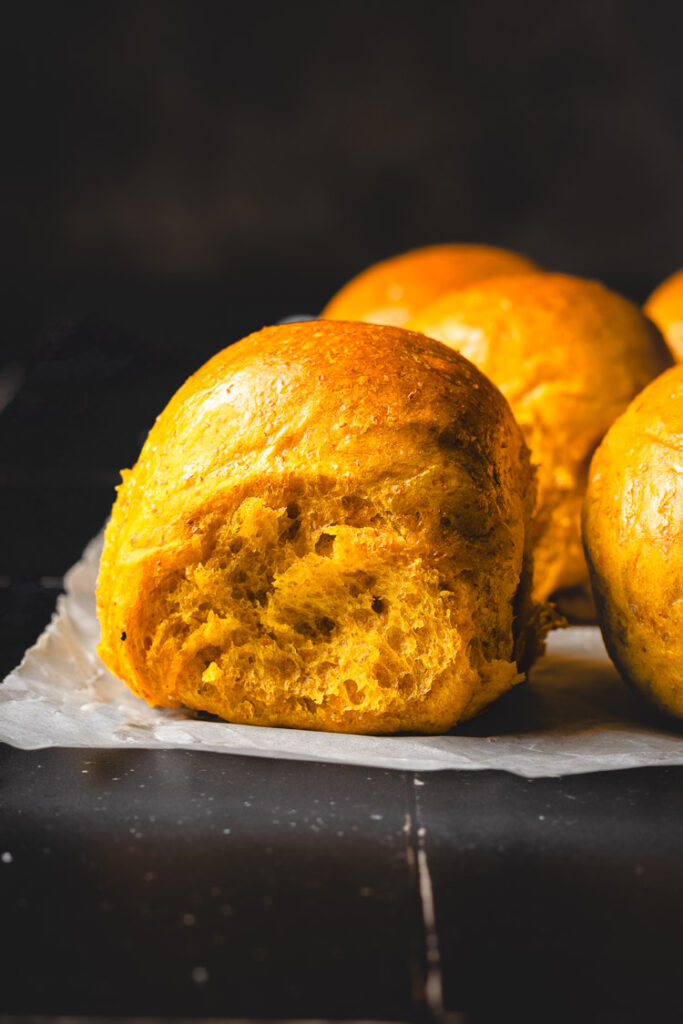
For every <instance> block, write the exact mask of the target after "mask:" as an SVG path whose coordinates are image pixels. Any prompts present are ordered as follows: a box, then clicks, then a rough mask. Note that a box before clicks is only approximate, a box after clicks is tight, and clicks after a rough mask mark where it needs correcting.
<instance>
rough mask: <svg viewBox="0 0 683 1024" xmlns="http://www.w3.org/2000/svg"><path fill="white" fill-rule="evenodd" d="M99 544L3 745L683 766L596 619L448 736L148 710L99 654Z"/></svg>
mask: <svg viewBox="0 0 683 1024" xmlns="http://www.w3.org/2000/svg"><path fill="white" fill-rule="evenodd" d="M101 549H102V537H101V536H99V537H97V538H95V540H93V541H92V542H91V543H90V544H89V546H88V547H87V549H86V551H85V553H84V555H83V557H82V559H81V560H80V561H79V562H78V563H77V564H76V565H75V566H74V567H73V568H72V569H71V570H70V571H69V573H68V574H67V577H66V581H65V586H66V594H64V595H63V596H62V597H61V598H60V599H59V603H58V606H57V611H56V613H55V616H54V617H53V620H52V622H51V623H50V625H49V626H48V627H47V629H46V630H45V631H44V633H43V634H42V636H41V637H40V638H39V639H38V641H37V643H36V644H35V646H34V647H32V648H31V649H30V650H29V651H27V653H26V655H25V657H24V659H23V661H22V663H21V665H20V666H19V667H18V668H17V669H15V670H14V672H11V673H10V675H9V676H8V677H7V679H6V680H5V681H4V683H3V684H2V685H1V686H0V740H1V741H4V742H6V743H10V744H12V745H13V746H15V747H20V748H22V749H25V750H33V749H37V748H41V747H144V748H169V747H179V748H183V749H190V748H191V749H199V750H212V751H219V752H221V753H226V754H243V755H250V756H254V757H275V758H277V757H282V758H290V759H294V760H303V761H332V762H336V763H338V764H356V765H366V766H373V767H379V768H400V769H404V770H412V771H433V770H436V769H446V768H458V769H468V770H473V769H483V768H496V769H499V770H502V771H509V772H514V773H515V774H517V775H522V776H524V777H526V778H539V777H543V776H558V775H571V774H576V773H581V772H593V771H605V770H609V769H617V768H635V767H644V766H648V765H680V764H683V732H682V731H681V730H680V729H677V726H676V724H675V723H672V724H671V725H670V726H667V724H666V723H664V722H663V721H661V720H660V719H658V718H657V717H656V716H655V715H654V714H652V713H650V712H649V711H648V709H647V708H646V707H645V706H644V705H643V704H642V703H641V702H640V700H639V698H637V697H636V695H634V694H632V693H631V692H630V690H629V689H628V688H627V687H626V686H625V685H624V683H623V682H622V681H621V680H620V678H619V676H618V674H617V672H616V670H615V669H614V668H613V666H612V664H611V662H610V660H609V658H608V657H607V654H606V652H605V649H604V646H603V643H602V639H601V636H600V632H599V630H598V628H597V627H595V626H588V627H584V626H582V627H577V626H575V627H572V628H571V629H567V630H561V631H558V632H556V633H554V634H552V635H551V636H550V638H549V641H548V653H547V654H546V656H545V657H544V658H543V659H542V660H541V661H540V662H539V663H538V664H537V665H536V667H535V668H534V670H533V671H532V673H531V677H530V680H529V682H528V683H526V684H522V685H521V686H519V687H517V688H516V689H515V690H513V691H512V692H511V693H510V694H509V695H508V696H506V697H505V698H503V700H502V701H500V702H498V704H497V705H495V706H494V707H493V708H491V709H490V710H489V711H488V712H486V713H485V714H484V715H482V716H481V718H479V719H477V720H476V721H474V722H470V723H468V724H467V725H465V726H462V727H460V728H458V729H457V730H455V731H453V732H452V733H450V734H449V735H447V736H347V735H336V734H331V733H315V732H306V731H303V730H296V729H269V728H263V727H261V726H249V725H230V724H229V723H227V722H221V721H218V720H207V719H206V717H202V716H196V715H195V714H194V713H193V712H190V711H182V710H168V709H160V708H150V707H148V706H147V705H146V704H145V703H144V701H142V700H141V699H139V698H138V697H135V696H134V695H133V693H132V692H131V691H130V690H128V688H127V687H126V686H125V685H124V684H123V683H122V682H120V681H119V680H118V679H116V677H115V676H113V675H112V674H111V673H110V672H109V671H108V670H107V669H106V668H105V666H104V665H103V664H102V662H101V661H100V660H99V658H98V657H97V654H96V650H95V649H96V644H97V641H98V637H99V626H98V622H97V617H96V614H95V596H94V595H95V581H96V577H97V568H98V564H99V557H100V552H101Z"/></svg>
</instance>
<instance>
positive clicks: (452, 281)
mask: <svg viewBox="0 0 683 1024" xmlns="http://www.w3.org/2000/svg"><path fill="white" fill-rule="evenodd" d="M535 269H536V267H535V264H534V263H532V262H531V260H529V259H527V258H526V256H521V255H520V254H519V253H516V252H510V251H509V250H507V249H499V248H496V247H495V246H490V245H472V244H466V243H451V244H445V245H428V246H424V247H423V248H421V249H411V250H410V252H405V253H401V254H400V255H399V256H392V257H391V258H390V259H387V260H382V261H381V262H380V263H374V264H373V265H372V266H371V267H368V268H367V269H366V270H363V271H362V272H361V273H360V274H358V275H357V276H356V277H354V278H352V280H351V281H349V282H348V283H347V284H345V285H344V287H343V288H341V289H340V291H338V292H337V294H336V295H334V296H333V298H331V299H330V301H329V302H328V304H327V306H326V307H325V309H324V311H323V314H322V315H323V317H324V318H325V319H327V320H362V321H365V322H366V323H374V324H389V325H393V326H395V327H403V326H405V325H406V324H407V323H408V321H409V320H410V319H411V317H413V316H415V314H416V313H418V312H419V311H420V310H421V309H423V307H424V306H426V305H427V304H428V303H430V302H433V301H434V299H436V298H438V297H439V295H444V294H445V293H446V292H450V291H453V290H454V289H456V288H465V287H467V285H469V284H471V283H472V282H473V281H479V280H481V279H482V278H485V277H494V276H496V275H498V274H506V275H509V274H524V273H527V272H529V271H533V270H535Z"/></svg>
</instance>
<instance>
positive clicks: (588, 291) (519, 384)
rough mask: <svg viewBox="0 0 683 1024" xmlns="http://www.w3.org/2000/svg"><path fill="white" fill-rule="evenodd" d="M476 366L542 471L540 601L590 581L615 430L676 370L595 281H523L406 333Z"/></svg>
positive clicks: (451, 307)
mask: <svg viewBox="0 0 683 1024" xmlns="http://www.w3.org/2000/svg"><path fill="white" fill-rule="evenodd" d="M409 326H410V327H411V328H412V329H413V330H417V331H422V332H423V333H424V334H427V335H429V337H432V338H437V339H438V340H439V341H442V342H443V343H444V344H446V345H449V346H451V347H453V348H454V349H456V350H457V351H459V352H461V353H462V354H463V355H465V356H467V358H468V359H471V360H472V362H474V363H476V365H477V366H478V367H479V369H480V370H482V371H483V372H484V373H485V374H486V376H487V377H489V378H490V379H491V380H492V381H493V382H494V383H495V384H497V385H498V387H499V388H500V390H501V391H502V392H503V394H504V395H505V397H506V398H507V400H508V401H509V403H510V406H511V407H512V411H513V412H514V414H515V417H516V419H517V422H518V423H519V424H520V426H521V428H522V431H523V432H524V436H525V438H526V442H527V444H528V445H529V448H530V449H531V456H532V461H533V462H534V463H535V464H536V465H537V467H538V507H537V509H536V517H535V519H536V524H535V528H534V529H535V541H534V562H535V578H534V592H535V595H536V597H537V598H538V600H541V601H542V600H545V599H546V598H547V597H549V596H550V595H551V594H554V593H555V592H556V591H557V590H559V589H561V588H565V587H576V586H578V585H581V584H583V583H587V581H588V570H587V568H586V562H585V558H584V555H583V548H582V544H581V528H580V520H581V504H582V502H583V498H584V495H585V493H586V483H587V478H588V467H589V465H590V460H591V457H592V455H593V452H594V451H595V449H596V448H597V446H598V444H599V443H600V440H601V439H602V437H603V436H604V434H605V432H606V431H607V429H608V428H609V426H610V425H611V424H612V423H613V422H614V420H615V419H616V417H617V416H619V415H620V414H621V413H622V412H623V411H624V410H625V409H626V407H627V405H628V404H629V402H630V401H631V400H632V399H633V398H634V397H635V395H637V394H638V392H639V391H641V390H642V388H644V387H645V385H646V384H648V383H649V382H650V381H651V380H652V379H653V377H656V376H657V375H658V374H660V373H662V372H663V371H664V370H666V369H667V368H668V367H669V366H671V364H672V358H671V354H670V353H669V351H668V349H667V347H666V345H665V343H664V340H663V338H662V336H661V335H660V333H659V331H658V330H657V328H656V327H655V326H654V324H652V323H651V322H650V321H649V320H648V319H647V317H645V316H644V315H643V313H642V311H641V310H640V309H639V308H638V307H637V306H636V305H634V303H632V302H629V300H628V299H625V298H623V297H622V296H621V295H618V294H617V293H616V292H613V291H610V290H609V289H608V288H605V287H604V286H603V285H601V284H599V283H598V282H597V281H587V280H585V279H583V278H578V277H572V276H569V275H567V274H541V273H537V274H522V275H518V276H514V277H498V278H495V279H491V280H488V281H481V282H479V283H478V284H475V285H472V286H471V287H469V288H467V289H464V290H461V291H458V292H453V293H451V294H450V295H445V296H443V297H442V298H440V299H437V300H436V301H435V302H434V303H432V304H431V305H430V306H428V307H427V308H426V309H423V310H422V312H421V313H420V314H418V315H417V316H416V317H414V319H413V320H412V321H411V322H410V324H409Z"/></svg>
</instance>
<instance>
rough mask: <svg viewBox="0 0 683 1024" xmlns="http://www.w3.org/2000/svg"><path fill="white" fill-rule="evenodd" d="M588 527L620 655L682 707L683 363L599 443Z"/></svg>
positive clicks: (611, 645)
mask: <svg viewBox="0 0 683 1024" xmlns="http://www.w3.org/2000/svg"><path fill="white" fill-rule="evenodd" d="M583 536H584V542H585V545H586V555H587V558H588V565H589V568H590V572H591V579H592V583H593V591H594V593H595V599H596V604H597V606H598V612H599V617H600V625H601V627H602V634H603V636H604V638H605V644H606V646H607V650H608V651H609V653H610V655H611V657H612V660H613V661H614V663H615V665H616V666H617V668H618V669H619V671H620V672H621V674H622V676H623V677H624V679H625V680H627V682H629V683H632V684H633V685H634V686H635V687H637V688H638V689H639V690H640V691H641V692H642V693H643V694H644V695H645V696H646V697H648V698H649V699H650V700H651V701H653V702H654V703H655V704H657V705H658V706H659V707H661V708H663V709H664V710H665V711H668V712H671V713H672V714H674V715H677V716H679V717H683V366H677V367H675V368H674V369H673V370H669V371H668V373H665V374H663V375H662V376H661V377H658V378H657V380H655V381H653V382H652V383H651V384H650V385H649V387H647V388H646V389H645V390H644V391H643V393H642V394H641V395H639V396H638V397H637V398H636V399H635V401H633V402H632V403H631V405H630V406H629V407H628V409H627V411H626V412H625V413H624V414H623V415H622V416H620V417H619V419H618V420H617V421H616V423H615V424H614V425H613V426H612V428H611V429H610V431H609V432H608V434H607V436H606V437H605V439H604V441H603V442H602V444H601V445H600V447H599V448H598V450H597V452H596V453H595V456H594V457H593V462H592V463H591V468H590V479H589V483H588V492H587V494H586V501H585V505H584V510H583Z"/></svg>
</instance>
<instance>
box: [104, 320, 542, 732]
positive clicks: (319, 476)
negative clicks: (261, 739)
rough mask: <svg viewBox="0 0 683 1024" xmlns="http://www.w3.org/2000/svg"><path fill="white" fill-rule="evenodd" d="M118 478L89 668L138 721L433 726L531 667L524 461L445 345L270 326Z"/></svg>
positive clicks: (461, 715) (366, 331)
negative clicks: (185, 713) (174, 711)
mask: <svg viewBox="0 0 683 1024" xmlns="http://www.w3.org/2000/svg"><path fill="white" fill-rule="evenodd" d="M123 476H124V480H123V483H122V485H121V486H120V488H119V493H118V497H117V500H116V503H115V505H114V509H113V512H112V517H111V521H110V523H109V525H108V527H107V531H106V541H105V547H104V553H103V556H102V562H101V568H100V575H99V581H98V590H97V599H98V610H99V617H100V622H101V627H102V641H101V644H100V648H99V651H100V654H101V657H102V658H103V660H104V661H105V662H106V664H107V665H108V666H109V668H110V669H111V670H112V671H113V672H114V673H116V675H118V676H119V677H120V678H121V679H124V680H125V681H126V682H127V683H128V685H129V686H130V687H131V688H132V689H133V690H134V691H135V692H136V693H137V694H139V695H140V696H141V697H144V699H145V700H147V701H148V702H149V703H150V704H155V705H162V706H178V705H185V706H186V707H188V708H194V709H197V710H201V711H206V712H211V713H213V714H216V715H220V716H221V717H223V718H225V719H227V720H229V721H231V722H240V723H254V724H259V725H269V726H275V725H284V726H293V727H297V728H303V729H325V730H333V731H340V732H359V733H387V732H396V731H402V730H415V731H421V732H442V731H445V730H448V729H449V728H450V727H451V726H453V725H455V724H456V723H457V722H461V721H463V720H464V719H467V718H469V717H471V716H472V715H474V714H476V713H477V712H479V711H480V710H481V709H482V708H483V707H485V706H486V705H487V704H488V703H489V702H490V701H492V700H494V699H495V698H496V697H498V696H500V695H501V694H503V693H505V692H506V691H507V690H509V689H510V688H511V687H512V686H514V685H515V683H517V682H519V681H520V680H521V679H522V678H523V671H524V668H525V666H526V665H528V663H529V662H530V661H531V660H532V659H533V657H534V655H535V653H536V652H537V650H538V646H539V631H540V625H539V624H540V619H541V618H542V616H541V615H539V614H538V610H537V609H536V608H535V607H534V606H533V605H532V603H531V600H530V596H529V592H530V579H531V563H530V540H529V524H530V518H531V513H532V508H533V505H534V500H535V485H534V478H533V472H532V470H531V468H530V462H529V454H528V451H527V448H526V445H525V443H524V440H523V437H522V434H521V431H520V429H519V427H518V426H517V424H516V422H515V420H514V418H513V416H512V413H511V412H510V409H509V406H508V404H507V402H506V401H505V399H504V398H503V397H502V395H501V393H500V392H499V391H498V389H497V388H496V387H495V386H494V385H493V384H491V383H490V382H489V381H488V380H487V379H486V378H485V377H484V376H483V375H482V374H481V373H480V372H479V370H477V369H476V368H475V367H474V366H473V365H472V364H471V363H470V362H468V361H467V360H466V359H464V358H463V357H462V356H460V355H458V354H457V353H456V352H453V351H452V350H450V349H448V348H446V347H445V346H443V345H441V344H440V343H439V342H435V341H432V340H429V339H427V338H424V337H422V336H421V335H419V334H414V333H410V332H408V331H404V330H399V329H396V328H389V327H376V326H371V325H366V324H349V323H333V322H326V321H313V322H307V323H295V324H289V325H287V326H279V327H267V328H265V329H264V330H262V331H259V332H258V333H257V334H253V335H251V336H249V337H247V338H245V339H244V340H242V341H240V342H238V343H237V344H235V345H233V346H231V347H230V348H228V349H226V350H225V351H223V352H220V353H219V354H218V355H216V356H215V357H214V358H213V359H211V360H210V361H209V362H208V363H207V364H206V365H205V366H204V367H202V368H201V369H200V370H199V371H198V372H197V373H195V374H194V376H192V377H190V379H189V380H188V381H187V382H186V383H185V384H184V385H183V386H182V387H181V388H180V390H179V391H178V393H177V394H176V395H175V397H174V398H173V399H172V400H171V401H170V403H169V405H168V406H167V408H166V409H165V410H164V412H163V413H162V414H161V415H160V416H159V418H158V419H157V421H156V423H155V425H154V427H153V428H152V430H151V432H150V434H149V437H148V439H147V441H146V443H145V445H144V448H143V450H142V453H141V455H140V458H139V460H138V462H137V464H136V466H135V467H134V469H133V470H131V471H130V472H125V473H124V474H123Z"/></svg>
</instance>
